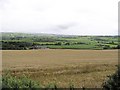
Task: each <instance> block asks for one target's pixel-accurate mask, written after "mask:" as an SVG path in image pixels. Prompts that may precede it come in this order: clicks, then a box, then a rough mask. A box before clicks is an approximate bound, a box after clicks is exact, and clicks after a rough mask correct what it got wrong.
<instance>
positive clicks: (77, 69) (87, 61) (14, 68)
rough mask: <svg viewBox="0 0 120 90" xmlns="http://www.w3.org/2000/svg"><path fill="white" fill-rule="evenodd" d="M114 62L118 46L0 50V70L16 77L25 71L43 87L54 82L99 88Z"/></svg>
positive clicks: (114, 69)
mask: <svg viewBox="0 0 120 90" xmlns="http://www.w3.org/2000/svg"><path fill="white" fill-rule="evenodd" d="M117 64H118V50H65V49H64V50H63V49H44V50H3V51H2V67H3V73H4V72H6V70H8V71H9V72H10V73H11V74H12V75H13V76H15V77H20V76H24V75H25V76H27V77H29V78H30V79H31V80H34V81H37V82H38V83H39V85H40V86H41V87H43V88H44V87H48V86H54V85H55V86H57V87H69V86H73V87H89V88H94V87H97V88H99V87H102V83H103V82H104V81H105V80H106V79H107V76H108V75H111V74H113V73H114V72H115V71H116V69H117V67H116V65H117ZM3 76H4V74H3ZM30 83H31V82H30ZM35 85H36V84H35ZM37 85H38V84H37Z"/></svg>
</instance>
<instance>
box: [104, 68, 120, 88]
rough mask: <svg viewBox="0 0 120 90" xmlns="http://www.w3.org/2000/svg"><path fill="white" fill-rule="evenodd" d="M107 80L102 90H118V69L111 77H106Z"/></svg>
mask: <svg viewBox="0 0 120 90" xmlns="http://www.w3.org/2000/svg"><path fill="white" fill-rule="evenodd" d="M108 77H109V79H108V80H107V81H106V82H104V84H103V89H104V90H120V67H118V70H117V71H116V73H115V74H113V75H112V76H108Z"/></svg>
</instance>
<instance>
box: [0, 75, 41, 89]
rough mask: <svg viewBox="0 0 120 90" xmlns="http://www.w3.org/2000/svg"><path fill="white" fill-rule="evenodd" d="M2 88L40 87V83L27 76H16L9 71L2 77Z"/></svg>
mask: <svg viewBox="0 0 120 90" xmlns="http://www.w3.org/2000/svg"><path fill="white" fill-rule="evenodd" d="M2 88H3V89H6V88H30V89H31V88H40V85H39V84H38V83H37V82H35V81H33V80H31V79H29V78H28V77H26V76H25V75H24V76H22V77H16V76H13V75H11V74H9V73H7V74H4V75H3V77H2Z"/></svg>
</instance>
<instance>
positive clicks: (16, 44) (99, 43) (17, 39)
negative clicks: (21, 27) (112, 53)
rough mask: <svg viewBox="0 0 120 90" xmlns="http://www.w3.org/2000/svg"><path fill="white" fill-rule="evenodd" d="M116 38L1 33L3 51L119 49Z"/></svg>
mask: <svg viewBox="0 0 120 90" xmlns="http://www.w3.org/2000/svg"><path fill="white" fill-rule="evenodd" d="M118 38H119V37H118V36H77V35H54V34H28V33H4V32H3V33H2V40H1V41H0V42H2V49H3V50H31V49H41V48H49V49H82V50H83V49H89V50H103V49H119V48H120V46H119V44H118Z"/></svg>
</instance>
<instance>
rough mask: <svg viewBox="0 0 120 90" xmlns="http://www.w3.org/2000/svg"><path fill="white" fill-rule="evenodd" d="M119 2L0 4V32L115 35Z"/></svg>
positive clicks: (12, 0) (2, 0)
mask: <svg viewBox="0 0 120 90" xmlns="http://www.w3.org/2000/svg"><path fill="white" fill-rule="evenodd" d="M118 1H119V0H0V13H1V14H0V16H1V20H0V21H1V24H0V27H1V28H0V31H2V32H30V33H31V32H33V33H53V34H69V35H117V34H118Z"/></svg>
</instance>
